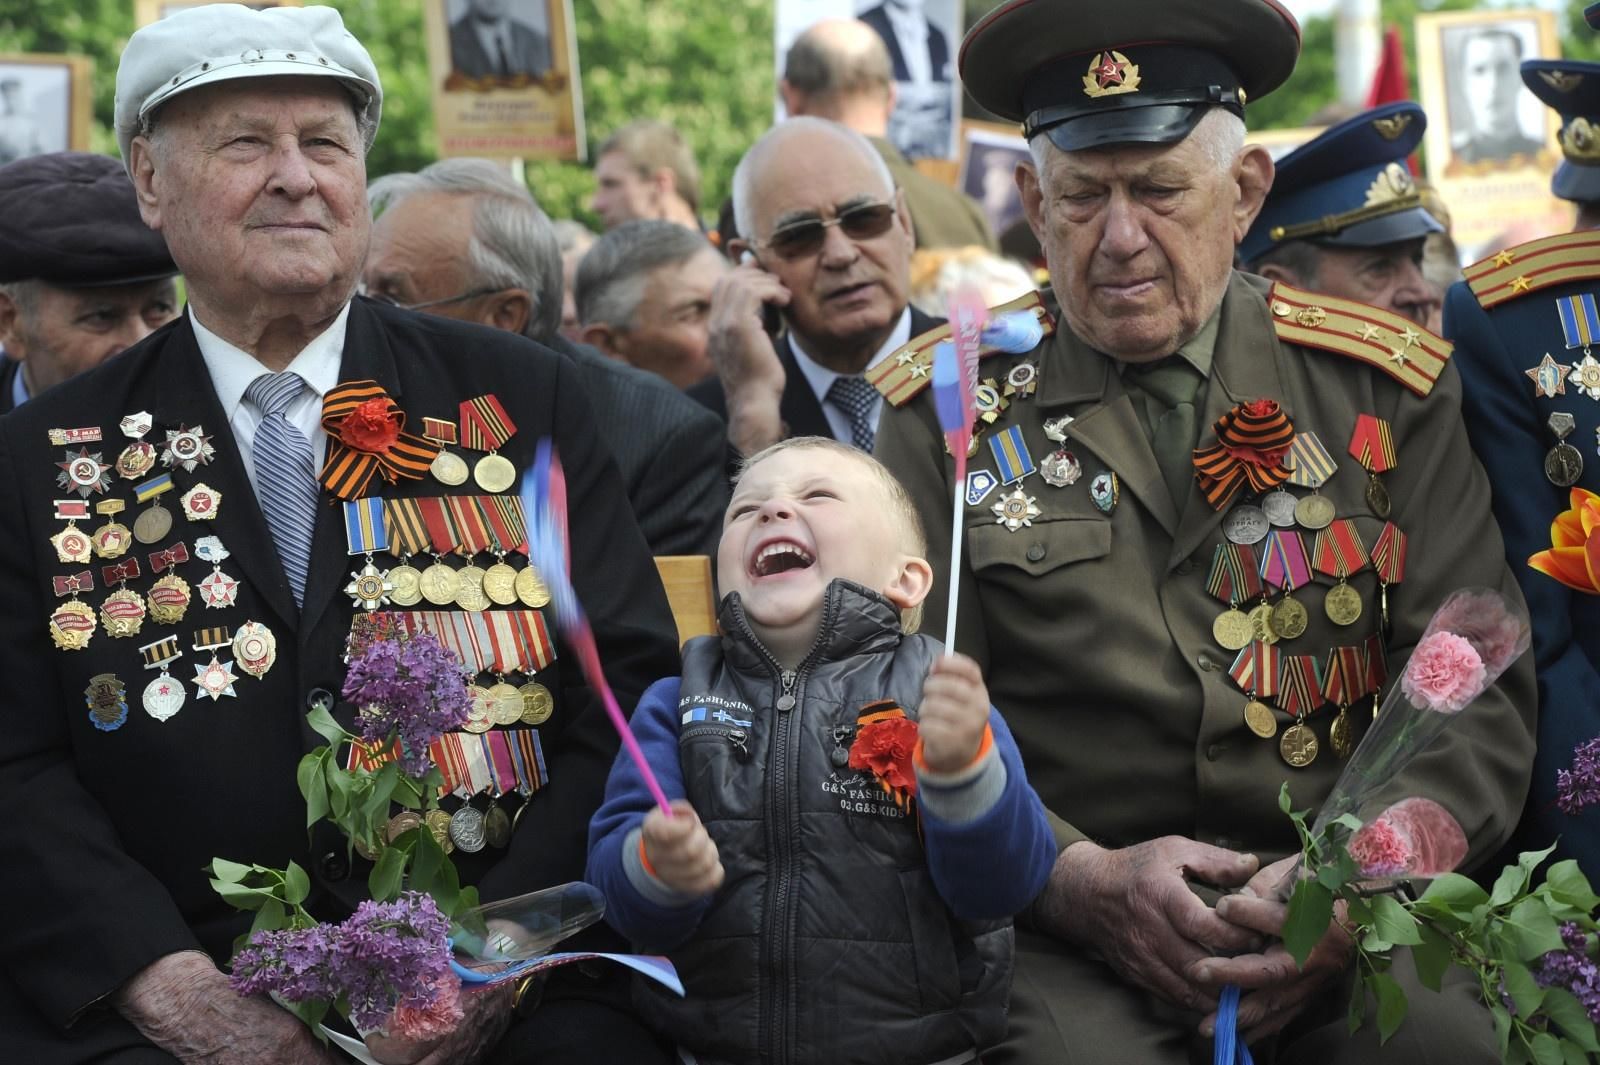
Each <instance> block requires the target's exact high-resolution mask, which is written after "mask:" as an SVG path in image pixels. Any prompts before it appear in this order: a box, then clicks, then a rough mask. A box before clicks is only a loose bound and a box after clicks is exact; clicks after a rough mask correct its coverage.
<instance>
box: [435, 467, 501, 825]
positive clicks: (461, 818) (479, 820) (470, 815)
mask: <svg viewBox="0 0 1600 1065" xmlns="http://www.w3.org/2000/svg"><path fill="white" fill-rule="evenodd" d="M502 461H504V460H502ZM507 465H509V463H507ZM506 487H507V488H509V487H511V486H510V485H507V486H506ZM450 840H451V842H453V843H454V844H455V845H456V849H457V850H459V851H461V852H463V853H464V854H477V853H478V852H479V851H481V850H483V847H484V844H485V843H486V842H487V840H485V838H484V834H483V812H482V811H481V810H478V809H476V808H475V807H473V806H471V805H470V804H469V805H467V806H463V807H462V808H461V809H459V810H457V811H456V812H455V813H453V814H451V815H450Z"/></svg>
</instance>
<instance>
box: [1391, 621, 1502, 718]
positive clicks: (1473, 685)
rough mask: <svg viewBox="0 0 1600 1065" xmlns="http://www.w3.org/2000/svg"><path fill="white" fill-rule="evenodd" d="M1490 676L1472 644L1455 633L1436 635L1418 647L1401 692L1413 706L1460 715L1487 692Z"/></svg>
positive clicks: (1413, 654)
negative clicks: (1485, 689)
mask: <svg viewBox="0 0 1600 1065" xmlns="http://www.w3.org/2000/svg"><path fill="white" fill-rule="evenodd" d="M1487 684H1488V673H1487V671H1486V670H1485V669H1484V666H1483V659H1482V658H1480V657H1479V656H1478V652H1477V651H1476V650H1474V649H1473V646H1472V644H1471V642H1469V641H1468V640H1466V639H1464V638H1462V637H1460V636H1457V635H1456V634H1455V633H1453V632H1435V633H1433V634H1432V635H1431V636H1428V637H1427V638H1425V639H1424V640H1423V641H1422V642H1421V643H1419V644H1418V645H1417V649H1416V650H1415V651H1413V652H1412V654H1411V661H1410V662H1409V663H1407V664H1406V672H1405V676H1403V677H1401V678H1400V689H1401V690H1402V691H1403V692H1405V696H1406V698H1407V699H1409V700H1411V704H1412V705H1413V706H1418V707H1422V708H1424V709H1427V710H1435V711H1438V712H1439V713H1441V714H1457V713H1460V712H1461V711H1462V709H1464V708H1465V707H1466V705H1467V704H1468V703H1470V702H1472V700H1474V699H1476V698H1477V697H1478V696H1479V695H1481V694H1482V693H1483V689H1484V688H1485V686H1486V685H1487Z"/></svg>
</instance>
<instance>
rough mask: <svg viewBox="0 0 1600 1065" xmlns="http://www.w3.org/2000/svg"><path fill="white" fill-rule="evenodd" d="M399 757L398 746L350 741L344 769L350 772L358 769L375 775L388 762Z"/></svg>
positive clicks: (395, 744)
mask: <svg viewBox="0 0 1600 1065" xmlns="http://www.w3.org/2000/svg"><path fill="white" fill-rule="evenodd" d="M399 757H400V745H399V744H398V743H391V744H388V745H384V744H382V743H366V742H364V741H362V740H351V741H350V750H349V753H347V754H346V755H345V759H344V767H345V769H346V770H348V771H350V772H355V771H356V770H358V769H361V770H365V771H366V772H368V773H376V772H377V771H378V770H380V769H382V768H383V767H384V766H386V765H388V764H389V763H390V762H392V761H394V760H395V759H397V758H399Z"/></svg>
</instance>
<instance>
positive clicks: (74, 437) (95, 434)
mask: <svg viewBox="0 0 1600 1065" xmlns="http://www.w3.org/2000/svg"><path fill="white" fill-rule="evenodd" d="M48 435H49V437H50V442H51V443H52V444H54V445H55V446H56V447H67V446H68V445H70V444H98V443H99V442H100V440H101V434H100V427H99V426H98V425H86V426H84V427H83V428H81V429H51V430H49V433H48Z"/></svg>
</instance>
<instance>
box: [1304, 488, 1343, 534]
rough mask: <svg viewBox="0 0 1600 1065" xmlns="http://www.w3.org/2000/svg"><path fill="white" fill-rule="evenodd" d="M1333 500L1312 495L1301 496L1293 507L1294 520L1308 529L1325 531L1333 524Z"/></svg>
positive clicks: (1323, 496)
mask: <svg viewBox="0 0 1600 1065" xmlns="http://www.w3.org/2000/svg"><path fill="white" fill-rule="evenodd" d="M1333 514H1334V509H1333V500H1331V499H1329V498H1328V497H1327V496H1325V495H1319V494H1316V493H1313V494H1311V495H1308V496H1301V497H1300V502H1298V503H1296V504H1295V505H1294V520H1295V521H1297V522H1299V523H1300V524H1301V525H1304V526H1305V527H1306V528H1308V529H1326V528H1327V527H1328V526H1330V525H1332V524H1333Z"/></svg>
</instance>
